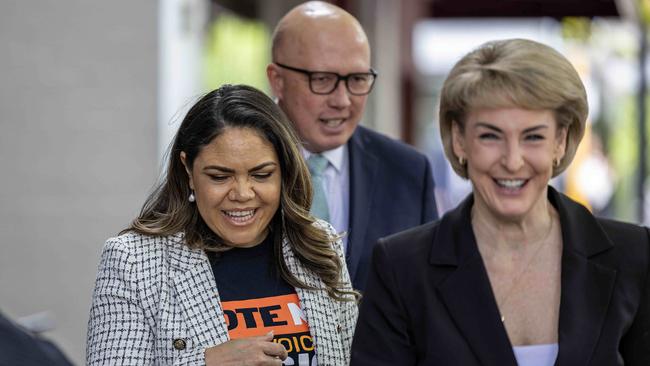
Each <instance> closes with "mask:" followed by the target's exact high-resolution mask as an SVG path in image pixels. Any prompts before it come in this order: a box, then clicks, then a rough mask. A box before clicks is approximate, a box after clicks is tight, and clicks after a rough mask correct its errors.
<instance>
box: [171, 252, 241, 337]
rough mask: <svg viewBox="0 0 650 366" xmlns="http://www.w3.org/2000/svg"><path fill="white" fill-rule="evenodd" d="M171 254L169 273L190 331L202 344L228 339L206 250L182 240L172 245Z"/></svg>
mask: <svg viewBox="0 0 650 366" xmlns="http://www.w3.org/2000/svg"><path fill="white" fill-rule="evenodd" d="M169 258H170V264H171V266H172V268H173V269H174V270H173V272H172V273H171V274H170V275H171V276H172V277H173V282H174V288H175V289H176V293H177V295H178V302H179V305H180V307H181V308H182V310H183V313H184V316H185V320H186V321H187V323H188V324H189V328H190V331H191V332H193V333H194V336H196V339H197V340H198V342H199V344H200V345H203V346H213V345H215V344H220V343H224V342H227V341H228V340H229V337H228V328H227V326H226V321H225V318H224V316H223V310H222V308H221V301H220V300H219V294H218V293H217V284H216V282H215V281H214V275H213V273H212V268H211V267H210V263H209V261H208V258H207V256H206V255H205V253H204V252H203V251H202V250H197V249H189V248H187V247H186V246H185V244H182V243H179V244H177V245H176V246H170V253H169Z"/></svg>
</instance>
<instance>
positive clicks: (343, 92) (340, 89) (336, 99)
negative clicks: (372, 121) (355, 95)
mask: <svg viewBox="0 0 650 366" xmlns="http://www.w3.org/2000/svg"><path fill="white" fill-rule="evenodd" d="M328 102H329V105H330V107H333V108H339V109H340V108H346V107H349V106H350V104H351V100H350V94H349V93H348V89H347V87H346V86H345V80H339V83H338V85H336V89H334V91H333V92H332V93H331V94H330V95H329V98H328Z"/></svg>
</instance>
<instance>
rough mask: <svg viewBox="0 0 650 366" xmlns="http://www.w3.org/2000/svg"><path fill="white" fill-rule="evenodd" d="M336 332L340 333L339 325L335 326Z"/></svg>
mask: <svg viewBox="0 0 650 366" xmlns="http://www.w3.org/2000/svg"><path fill="white" fill-rule="evenodd" d="M336 331H337V332H339V333H341V324H339V325H337V326H336Z"/></svg>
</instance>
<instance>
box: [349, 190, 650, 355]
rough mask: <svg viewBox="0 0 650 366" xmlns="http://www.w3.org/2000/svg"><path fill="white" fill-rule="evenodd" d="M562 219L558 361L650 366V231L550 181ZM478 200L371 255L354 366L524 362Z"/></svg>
mask: <svg viewBox="0 0 650 366" xmlns="http://www.w3.org/2000/svg"><path fill="white" fill-rule="evenodd" d="M549 200H550V202H551V203H552V204H553V206H554V207H555V208H556V209H557V211H558V213H559V216H560V223H561V225H562V240H563V250H562V262H561V265H562V274H561V298H560V320H559V340H558V343H559V354H558V358H557V360H556V363H555V365H557V366H584V365H593V366H616V365H623V364H625V365H633V366H634V365H638V366H640V365H644V366H647V365H650V297H649V296H650V282H649V281H648V273H649V263H650V242H649V238H648V229H646V228H644V227H641V226H635V225H631V224H624V223H620V222H615V221H611V220H604V219H597V218H595V217H594V216H592V215H591V213H590V212H589V211H587V209H585V208H584V207H583V206H580V205H579V204H577V203H575V202H573V201H571V200H570V199H568V198H567V197H565V196H563V195H562V194H560V193H558V192H556V191H555V190H553V189H552V188H550V187H549ZM472 204H473V200H472V197H471V196H470V198H468V199H467V200H466V201H465V202H463V203H462V204H461V205H460V206H459V207H458V208H456V209H455V210H454V211H451V212H449V213H448V214H446V215H445V216H444V217H443V218H442V219H441V220H440V221H437V222H435V223H430V224H427V225H423V226H420V227H418V228H415V229H411V230H408V231H406V232H403V233H400V234H397V235H394V236H391V237H389V238H386V239H383V240H381V241H380V243H379V244H378V245H377V247H376V250H375V252H374V254H373V264H372V269H371V272H370V276H369V279H368V285H367V289H366V293H365V295H364V298H363V299H362V300H361V301H362V302H361V311H360V315H359V321H358V323H357V329H356V333H355V337H354V341H353V344H352V359H351V363H350V365H352V366H363V365H373V366H381V365H405V366H406V365H463V366H475V365H476V366H478V365H482V366H516V364H517V363H516V360H515V356H514V353H513V351H512V345H511V344H510V341H509V339H508V335H507V333H506V331H505V328H504V327H503V324H502V323H501V320H500V315H499V310H498V308H497V305H496V301H495V300H494V296H493V293H492V289H491V287H490V283H489V279H488V275H487V271H486V270H485V267H484V265H483V260H482V259H481V256H480V254H479V252H478V247H477V245H476V241H475V238H474V234H473V231H472V227H471V219H470V211H471V206H472Z"/></svg>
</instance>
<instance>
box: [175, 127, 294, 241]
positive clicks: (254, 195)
mask: <svg viewBox="0 0 650 366" xmlns="http://www.w3.org/2000/svg"><path fill="white" fill-rule="evenodd" d="M181 160H182V161H183V164H185V160H186V159H185V154H184V153H181ZM187 168H190V167H187V165H186V170H187V171H188V174H189V177H190V188H192V189H193V190H194V195H195V197H196V205H197V208H198V210H199V213H200V215H201V217H202V218H203V220H204V221H205V223H206V224H207V225H208V227H210V229H212V231H214V232H215V233H216V234H217V235H218V236H219V237H220V238H221V239H223V240H224V242H225V244H226V245H229V246H233V247H242V248H246V247H252V246H255V245H257V244H259V243H261V242H262V241H263V240H264V238H265V237H266V235H267V233H268V226H269V223H270V222H271V219H272V218H273V215H275V212H276V211H277V210H278V207H279V205H280V190H281V185H282V183H281V181H282V180H281V171H280V163H279V162H278V157H277V155H276V153H275V150H274V149H273V145H271V143H269V142H268V141H267V140H265V139H264V138H262V137H261V135H260V134H259V133H258V132H257V131H255V130H252V129H249V128H227V129H226V130H225V131H224V132H223V133H222V134H221V135H219V136H217V137H216V138H215V139H214V140H212V142H211V143H210V144H208V145H206V146H205V147H203V149H201V151H200V152H199V154H198V155H197V157H196V159H195V160H194V164H193V166H192V167H191V169H187Z"/></svg>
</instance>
